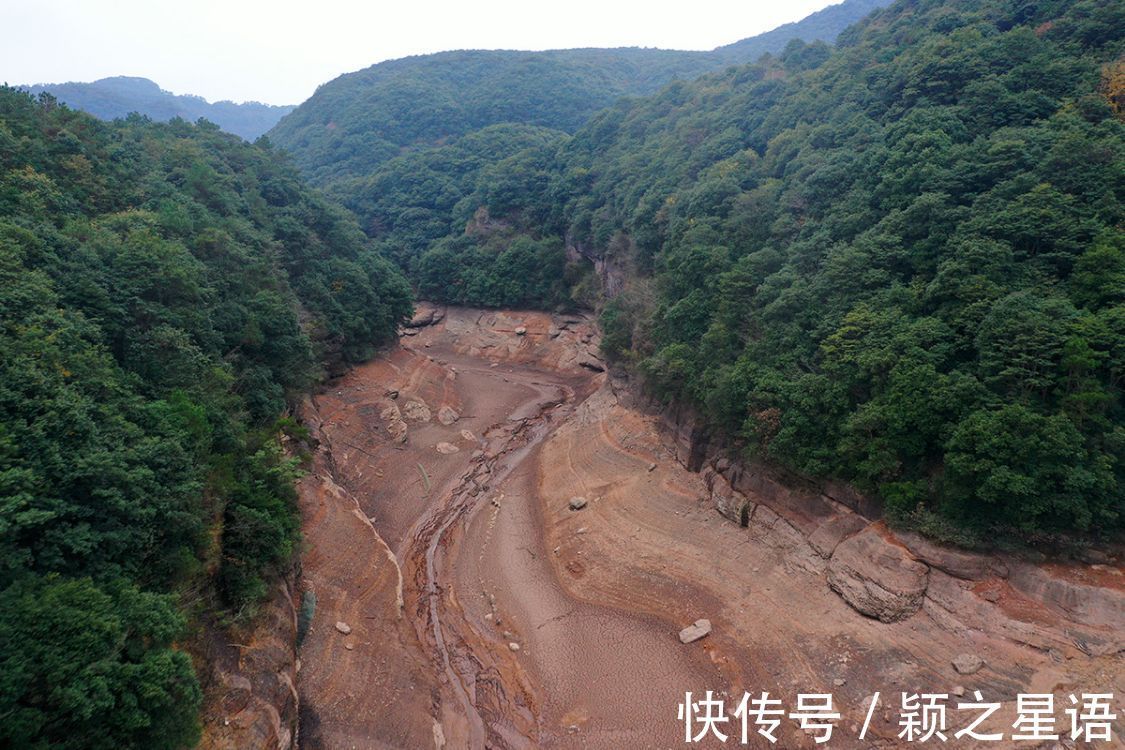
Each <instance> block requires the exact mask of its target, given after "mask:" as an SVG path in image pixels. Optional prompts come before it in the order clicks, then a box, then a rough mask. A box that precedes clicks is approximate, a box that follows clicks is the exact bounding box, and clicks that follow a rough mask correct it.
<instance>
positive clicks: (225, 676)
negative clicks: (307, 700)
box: [199, 573, 298, 750]
mask: <svg viewBox="0 0 1125 750" xmlns="http://www.w3.org/2000/svg"><path fill="white" fill-rule="evenodd" d="M296 579H297V576H296V573H293V574H291V575H289V576H286V577H285V578H284V579H282V580H281V581H278V583H277V585H276V586H275V587H274V589H273V591H272V593H271V595H270V598H269V599H268V600H267V602H266V603H265V604H264V605H263V606H262V611H261V613H260V614H259V616H258V617H256V618H255V619H254V622H253V624H252V625H249V626H245V627H234V628H231V629H229V630H228V629H225V628H213V629H212V630H211V632H210V636H209V637H208V639H207V642H206V655H205V660H206V663H207V665H208V668H209V673H208V674H207V676H206V677H207V679H206V680H205V695H206V700H205V704H204V708H203V738H202V740H201V741H200V744H199V747H200V748H201V749H202V750H247V749H249V748H261V749H262V750H289V748H294V747H296V746H297V743H296V739H297V737H296V732H297V708H298V697H297V688H296V684H297V669H298V661H297V602H296V601H295V599H294V596H295V591H296V588H295V587H296Z"/></svg>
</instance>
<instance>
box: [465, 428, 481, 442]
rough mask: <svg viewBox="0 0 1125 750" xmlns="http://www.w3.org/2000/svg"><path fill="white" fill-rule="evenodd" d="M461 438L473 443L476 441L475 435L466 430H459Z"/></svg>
mask: <svg viewBox="0 0 1125 750" xmlns="http://www.w3.org/2000/svg"><path fill="white" fill-rule="evenodd" d="M461 439H462V440H468V441H469V442H470V443H475V442H476V441H477V436H476V435H474V434H473V433H471V432H469V431H468V430H461Z"/></svg>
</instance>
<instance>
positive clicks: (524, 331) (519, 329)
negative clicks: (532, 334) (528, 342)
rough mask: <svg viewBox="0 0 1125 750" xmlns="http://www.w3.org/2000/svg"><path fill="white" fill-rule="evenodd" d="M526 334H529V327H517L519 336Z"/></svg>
mask: <svg viewBox="0 0 1125 750" xmlns="http://www.w3.org/2000/svg"><path fill="white" fill-rule="evenodd" d="M526 334H527V328H525V327H524V326H517V327H516V335H517V336H524V335H526Z"/></svg>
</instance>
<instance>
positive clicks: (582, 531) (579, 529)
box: [574, 526, 589, 534]
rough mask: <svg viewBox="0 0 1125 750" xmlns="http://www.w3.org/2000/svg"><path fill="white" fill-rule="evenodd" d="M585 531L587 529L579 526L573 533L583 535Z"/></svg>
mask: <svg viewBox="0 0 1125 750" xmlns="http://www.w3.org/2000/svg"><path fill="white" fill-rule="evenodd" d="M587 531H589V529H587V528H586V527H585V526H579V527H578V531H576V532H574V533H575V534H585V533H586V532H587Z"/></svg>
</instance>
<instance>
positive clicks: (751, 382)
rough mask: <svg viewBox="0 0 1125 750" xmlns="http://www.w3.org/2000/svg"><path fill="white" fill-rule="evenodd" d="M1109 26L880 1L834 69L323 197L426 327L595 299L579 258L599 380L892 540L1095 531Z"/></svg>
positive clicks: (1113, 166) (671, 88) (1105, 354)
mask: <svg viewBox="0 0 1125 750" xmlns="http://www.w3.org/2000/svg"><path fill="white" fill-rule="evenodd" d="M1123 14H1125V9H1123V8H1122V7H1121V6H1120V5H1114V4H1104V3H1098V2H1090V1H1088V0H1083V1H1079V0H1054V1H1052V2H1039V3H1036V4H1027V3H1016V2H1010V1H1009V0H986V1H980V2H968V1H965V2H955V3H943V2H936V1H930V0H913V1H911V2H898V3H896V4H894V5H893V6H891V7H889V8H886V9H883V10H881V11H879V12H877V13H876V14H874V15H873V16H872V17H870V18H869V19H867V20H865V21H863V22H861V23H859V24H857V25H856V26H854V27H852V28H851V29H849V30H847V31H846V32H844V33H843V34H842V35H841V36H840V37H839V39H838V42H837V48H836V49H833V48H830V47H828V46H826V45H824V44H803V43H800V42H790V44H789V45H788V46H787V47H786V49H785V50H784V51H783V52H782V53H781V54H780V55H778V56H776V57H769V58H765V59H763V60H761V61H759V62H758V63H755V64H752V65H747V66H743V67H736V68H730V69H728V70H725V71H724V72H721V73H714V74H709V75H707V76H704V77H702V78H700V79H699V80H696V81H692V82H675V83H672V84H670V85H668V86H667V87H665V88H664V89H662V90H661V91H660V92H659V93H658V94H656V95H654V96H651V97H647V98H640V99H627V100H624V101H621V102H619V103H618V104H615V105H614V106H612V107H610V108H608V109H607V110H604V111H602V112H600V113H599V114H597V115H596V116H594V117H593V118H592V119H591V121H590V122H589V123H588V124H587V125H585V126H583V127H582V128H580V129H579V130H578V131H576V132H575V133H574V134H573V135H572V136H571V135H567V134H565V133H558V134H557V135H556V136H555V137H554V138H553V139H552V138H550V137H549V134H546V133H540V134H539V138H540V139H539V141H538V142H533V143H526V144H525V143H522V142H521V145H525V146H526V147H525V148H524V149H523V150H522V151H518V152H516V153H514V154H513V153H508V152H507V151H508V150H507V149H504V148H502V147H496V148H495V149H494V150H495V153H496V157H495V158H494V159H493V160H491V161H488V160H487V159H485V161H484V162H483V163H482V162H481V161H480V158H479V156H476V155H474V154H479V153H480V152H479V150H477V147H476V146H475V145H473V144H471V143H469V142H467V141H468V139H461V140H453V141H451V142H449V143H448V144H447V145H444V146H442V147H440V148H436V149H424V150H419V151H417V152H414V153H409V154H407V155H404V156H399V157H397V158H395V159H392V160H391V161H389V162H387V163H386V164H385V165H384V166H382V167H381V168H380V169H379V170H377V171H376V172H375V173H374V174H373V175H371V176H367V177H361V178H355V179H352V180H340V181H339V182H338V183H336V184H334V185H332V186H331V187H330V191H332V192H333V193H334V194H335V195H337V197H339V198H340V199H341V200H343V201H344V202H346V203H347V204H348V205H349V206H351V207H352V208H353V210H355V211H356V212H357V213H358V214H359V216H360V218H361V222H362V223H363V224H364V227H365V229H366V231H367V232H368V233H369V234H370V235H371V236H373V237H374V238H376V239H377V240H378V241H379V242H380V244H381V246H382V247H383V248H384V249H385V251H386V252H387V254H388V255H390V256H392V257H395V258H396V259H398V261H399V262H400V264H401V265H403V267H404V268H406V269H407V270H408V271H409V273H410V274H411V276H412V278H413V280H414V282H415V284H416V286H417V288H418V290H419V293H420V294H421V295H423V296H425V297H428V298H431V299H434V300H437V301H448V302H455V303H461V304H482V305H510V304H527V303H529V302H533V303H535V304H538V305H540V306H545V307H553V306H559V305H562V306H565V305H567V304H573V302H574V301H579V302H585V303H595V304H596V303H597V297H596V295H594V294H592V291H593V289H594V286H595V285H593V284H592V283H591V281H592V280H591V278H590V276H589V274H590V271H589V268H588V266H587V265H586V263H585V262H584V260H583V258H585V259H587V260H595V261H597V263H598V264H599V265H600V266H602V267H603V270H604V271H605V272H606V273H607V274H609V276H607V277H606V278H605V279H603V281H607V282H609V285H610V286H609V287H608V288H610V290H611V291H616V288H617V287H618V286H620V285H623V287H624V291H623V293H621V294H619V295H617V296H615V297H614V298H613V299H612V300H610V301H609V302H608V304H607V305H606V306H605V310H604V312H603V316H602V320H603V323H604V327H605V334H606V338H605V348H606V350H607V352H608V353H609V354H610V355H611V356H613V357H615V358H617V359H618V360H620V361H622V362H624V363H627V364H629V365H631V366H633V367H635V368H636V369H638V370H640V371H642V372H643V373H645V374H646V375H647V383H648V384H649V387H650V388H651V389H653V390H654V391H655V392H656V393H658V394H660V395H661V396H662V397H664V398H667V399H674V400H678V401H683V402H687V403H690V404H692V405H694V406H695V407H697V408H698V409H699V410H701V412H702V413H703V414H705V415H706V417H707V418H708V419H709V421H710V423H711V425H712V427H713V429H714V430H716V431H717V432H721V433H723V434H725V435H727V436H728V437H730V438H731V439H733V440H735V441H736V442H737V443H739V444H740V445H742V446H743V450H745V452H746V453H747V455H750V456H754V457H758V458H761V459H763V460H766V461H768V462H770V463H772V464H774V465H777V466H781V467H785V468H787V469H789V470H791V471H793V472H796V473H798V474H801V475H805V476H809V477H831V478H837V479H843V480H847V481H850V482H853V483H854V484H856V485H858V486H859V487H860V488H862V489H863V490H865V491H867V492H869V493H871V494H873V495H875V496H878V497H880V498H882V499H883V500H884V501H885V502H886V506H887V509H888V512H889V514H890V516H891V517H892V518H893V519H894V520H896V522H898V523H902V524H908V525H913V526H915V527H918V528H922V529H923V530H926V531H928V532H929V533H931V534H934V535H937V536H939V537H942V538H946V539H950V540H955V541H960V542H963V543H974V542H976V541H980V540H984V539H988V538H992V537H995V535H997V534H999V535H1018V536H1021V537H1023V538H1025V539H1032V540H1034V539H1038V538H1043V537H1042V536H1041V535H1045V534H1046V535H1059V534H1063V535H1065V534H1077V535H1079V536H1081V537H1089V536H1090V535H1094V536H1097V535H1104V534H1115V533H1117V532H1118V531H1119V530H1120V529H1121V527H1122V519H1123V518H1125V515H1123V513H1122V511H1123V509H1125V508H1123V502H1125V500H1123V498H1125V419H1123V417H1125V413H1123V407H1122V398H1121V388H1122V380H1123V377H1125V369H1123V368H1125V360H1122V352H1125V307H1123V302H1125V299H1123V297H1125V257H1123V252H1125V250H1123V247H1125V240H1123V236H1122V231H1121V228H1122V221H1123V218H1125V217H1123V199H1125V177H1123V176H1125V168H1123V167H1125V163H1123V155H1125V137H1123V135H1125V132H1123V127H1125V125H1123V123H1122V111H1121V107H1122V103H1123V96H1122V84H1121V81H1122V80H1123V76H1122V63H1121V56H1122V52H1123V50H1125V43H1123V38H1122V35H1123V30H1125V15H1123ZM493 132H494V131H482V133H493ZM518 132H520V138H525V139H526V136H527V133H526V132H523V131H518ZM494 134H495V135H497V136H499V135H500V134H499V133H494ZM477 137H478V136H474V138H477ZM490 140H491V139H485V141H484V143H488V142H490ZM478 143H479V142H478ZM566 248H569V249H570V251H571V252H570V254H569V256H568V255H567V251H566ZM580 256H581V257H580ZM568 296H569V299H568Z"/></svg>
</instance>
